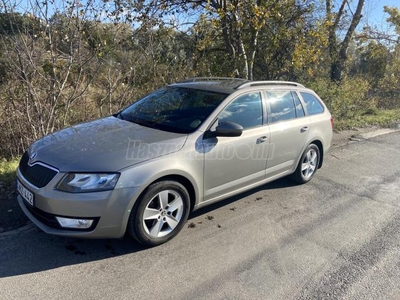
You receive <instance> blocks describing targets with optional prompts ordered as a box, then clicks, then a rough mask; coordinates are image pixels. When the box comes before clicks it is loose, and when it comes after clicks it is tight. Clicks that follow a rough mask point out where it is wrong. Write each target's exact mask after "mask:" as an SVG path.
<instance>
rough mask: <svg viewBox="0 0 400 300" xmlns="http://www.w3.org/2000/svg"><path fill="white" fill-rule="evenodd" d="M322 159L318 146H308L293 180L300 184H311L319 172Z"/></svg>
mask: <svg viewBox="0 0 400 300" xmlns="http://www.w3.org/2000/svg"><path fill="white" fill-rule="evenodd" d="M320 157H321V156H320V152H319V148H318V146H317V145H315V144H310V145H308V147H307V148H306V150H304V152H303V155H302V156H301V159H300V161H299V164H298V165H297V168H296V171H295V172H294V173H293V175H292V178H293V179H294V180H295V181H297V182H298V183H306V182H309V181H310V180H311V179H312V178H313V177H314V174H315V173H316V172H317V170H318V165H319V160H320Z"/></svg>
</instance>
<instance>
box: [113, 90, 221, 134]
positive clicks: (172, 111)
mask: <svg viewBox="0 0 400 300" xmlns="http://www.w3.org/2000/svg"><path fill="white" fill-rule="evenodd" d="M227 96H228V95H227V94H223V93H217V92H210V91H203V90H196V89H190V88H183V87H165V88H162V89H160V90H158V91H155V92H153V93H151V94H149V95H147V96H146V97H144V98H142V99H141V100H139V101H137V102H136V103H134V104H132V105H131V106H129V107H128V108H126V109H125V110H123V111H122V112H121V113H120V114H119V117H120V118H121V119H123V120H127V121H130V122H134V123H137V124H140V125H143V126H147V127H152V128H157V129H160V130H165V131H171V132H179V133H190V132H193V131H195V130H196V129H197V128H198V127H199V126H200V125H201V124H202V123H203V122H204V120H205V119H207V117H208V116H209V115H210V114H211V112H212V111H213V110H214V109H215V108H216V107H217V106H218V105H219V104H220V103H221V102H222V101H223V100H224V99H225V98H226V97H227Z"/></svg>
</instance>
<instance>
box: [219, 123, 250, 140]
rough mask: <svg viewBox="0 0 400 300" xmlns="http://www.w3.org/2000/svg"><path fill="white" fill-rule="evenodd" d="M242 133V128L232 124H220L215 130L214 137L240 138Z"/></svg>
mask: <svg viewBox="0 0 400 300" xmlns="http://www.w3.org/2000/svg"><path fill="white" fill-rule="evenodd" d="M242 133H243V127H242V126H241V125H239V124H237V123H234V122H221V123H219V124H218V126H217V128H216V129H215V136H227V137H233V136H241V135H242Z"/></svg>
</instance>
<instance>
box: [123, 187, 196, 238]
mask: <svg viewBox="0 0 400 300" xmlns="http://www.w3.org/2000/svg"><path fill="white" fill-rule="evenodd" d="M189 208H190V199H189V193H188V192H187V190H186V188H185V187H184V186H183V185H182V184H180V183H179V182H175V181H160V182H156V183H153V184H152V185H150V186H149V187H148V189H147V191H146V192H145V194H144V195H143V196H142V197H141V198H140V199H138V203H137V204H136V205H135V206H134V209H133V211H132V213H131V216H130V219H129V224H128V231H129V233H130V235H131V236H132V237H133V238H135V239H136V240H137V241H139V242H140V243H142V244H144V245H146V246H157V245H161V244H163V243H165V242H167V241H169V240H170V239H172V238H173V237H174V236H176V235H177V234H178V233H179V231H181V229H182V228H183V226H184V224H185V222H186V220H187V218H188V216H189Z"/></svg>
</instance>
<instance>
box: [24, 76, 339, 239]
mask: <svg viewBox="0 0 400 300" xmlns="http://www.w3.org/2000/svg"><path fill="white" fill-rule="evenodd" d="M332 125H333V124H332V118H331V115H330V113H329V111H328V109H327V108H326V106H325V105H324V103H323V102H322V101H321V99H320V98H319V97H318V96H317V95H316V94H315V93H314V92H313V91H312V90H310V89H307V88H305V87H304V86H303V85H301V84H298V83H295V82H281V81H247V80H241V79H232V78H194V79H189V80H187V81H184V82H180V83H176V84H171V85H168V86H166V87H164V88H161V89H159V90H157V91H155V92H153V93H151V94H149V95H148V96H146V97H144V98H142V99H140V100H138V101H136V102H135V103H133V104H132V105H130V106H129V107H127V108H126V109H124V110H122V111H121V112H119V113H117V114H115V115H113V116H109V117H106V118H103V119H99V120H95V121H91V122H88V123H83V124H79V125H76V126H72V127H70V128H66V129H63V130H61V131H58V132H55V133H53V134H50V135H48V136H46V137H44V138H42V139H40V140H38V141H37V142H35V143H34V144H32V145H31V146H30V147H29V149H27V151H26V152H25V154H24V155H23V156H22V159H21V161H20V164H19V167H18V170H17V188H18V192H19V196H18V201H19V204H20V206H21V207H22V209H23V211H24V212H25V214H26V215H27V216H28V217H29V219H30V220H32V222H33V223H34V224H36V225H37V226H38V227H39V228H41V229H42V230H43V231H45V232H47V233H50V234H56V235H62V236H73V237H88V238H89V237H90V238H119V237H122V236H124V235H125V233H128V234H129V235H131V236H132V237H134V238H135V239H136V240H138V241H139V242H141V243H143V244H145V245H149V246H154V245H159V244H162V243H164V242H166V241H168V240H170V239H171V238H173V237H174V236H176V234H177V233H178V232H179V231H180V230H181V229H182V227H183V226H184V224H185V222H186V221H187V218H188V215H189V213H190V212H191V211H193V210H195V209H198V208H199V207H202V206H204V205H207V204H210V203H213V202H215V201H219V200H222V199H224V198H227V197H230V196H232V195H235V194H238V193H240V192H243V191H246V190H248V189H251V188H254V187H256V186H260V185H263V184H265V183H267V182H270V181H272V180H275V179H278V178H281V177H283V176H287V175H291V176H292V177H293V179H295V180H296V181H298V182H299V183H305V182H308V181H310V180H311V179H312V178H313V176H314V175H315V173H316V172H317V169H318V168H320V167H321V166H322V162H323V159H324V155H325V153H326V152H327V151H328V149H329V147H330V143H331V139H332Z"/></svg>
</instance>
